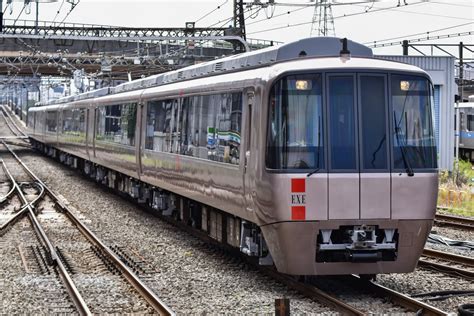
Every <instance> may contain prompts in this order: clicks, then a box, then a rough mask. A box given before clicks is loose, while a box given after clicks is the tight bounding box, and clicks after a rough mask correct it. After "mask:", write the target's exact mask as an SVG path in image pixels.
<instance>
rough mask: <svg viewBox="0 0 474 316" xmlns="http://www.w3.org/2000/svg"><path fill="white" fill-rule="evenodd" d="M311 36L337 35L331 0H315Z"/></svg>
mask: <svg viewBox="0 0 474 316" xmlns="http://www.w3.org/2000/svg"><path fill="white" fill-rule="evenodd" d="M315 1H316V4H315V7H314V14H313V22H312V25H311V36H336V28H335V27H334V18H333V16H332V8H331V4H332V3H331V0H315Z"/></svg>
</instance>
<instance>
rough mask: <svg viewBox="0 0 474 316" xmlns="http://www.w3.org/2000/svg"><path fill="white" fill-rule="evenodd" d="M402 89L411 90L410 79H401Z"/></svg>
mask: <svg viewBox="0 0 474 316" xmlns="http://www.w3.org/2000/svg"><path fill="white" fill-rule="evenodd" d="M400 89H401V90H402V91H408V90H410V81H405V80H402V81H400Z"/></svg>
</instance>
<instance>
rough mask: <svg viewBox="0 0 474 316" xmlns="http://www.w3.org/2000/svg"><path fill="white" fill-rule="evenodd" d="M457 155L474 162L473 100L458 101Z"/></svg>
mask: <svg viewBox="0 0 474 316" xmlns="http://www.w3.org/2000/svg"><path fill="white" fill-rule="evenodd" d="M459 125H460V129H459V157H460V158H461V159H465V160H468V161H471V162H474V102H468V103H459Z"/></svg>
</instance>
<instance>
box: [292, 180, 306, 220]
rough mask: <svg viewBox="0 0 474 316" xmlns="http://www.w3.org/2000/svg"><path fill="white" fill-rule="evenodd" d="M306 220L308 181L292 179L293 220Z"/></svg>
mask: <svg viewBox="0 0 474 316" xmlns="http://www.w3.org/2000/svg"><path fill="white" fill-rule="evenodd" d="M305 219H306V179H305V178H303V179H291V220H293V221H304V220H305Z"/></svg>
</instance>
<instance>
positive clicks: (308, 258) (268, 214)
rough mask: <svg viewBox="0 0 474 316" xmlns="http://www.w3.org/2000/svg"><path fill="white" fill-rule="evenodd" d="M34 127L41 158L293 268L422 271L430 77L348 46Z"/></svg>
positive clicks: (67, 109) (37, 120)
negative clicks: (51, 159) (48, 157)
mask: <svg viewBox="0 0 474 316" xmlns="http://www.w3.org/2000/svg"><path fill="white" fill-rule="evenodd" d="M28 123H29V124H28V125H29V128H30V136H31V139H32V141H33V143H34V144H35V145H36V146H37V147H38V148H39V149H40V150H42V151H44V152H45V153H47V154H49V155H51V156H53V157H56V158H57V159H59V160H60V161H61V162H64V163H66V164H68V165H71V166H73V167H75V168H80V169H81V170H82V171H83V172H84V173H86V174H87V175H89V176H90V177H93V178H95V179H96V180H97V181H99V182H101V183H103V184H105V185H108V186H109V187H111V188H113V189H115V190H119V191H121V192H125V193H126V194H129V195H130V196H132V197H133V198H135V199H137V200H138V202H140V203H147V204H148V205H149V206H150V207H152V208H153V209H154V210H156V212H159V213H160V214H162V215H165V216H174V218H175V219H176V220H179V221H183V222H184V223H186V224H189V225H192V226H193V227H195V229H198V230H201V231H203V232H206V233H208V234H209V236H211V237H212V238H214V239H216V240H218V241H219V242H222V243H226V244H228V245H230V246H232V247H236V248H237V249H240V251H242V252H243V253H245V254H247V255H249V256H255V257H258V260H259V262H260V263H261V264H267V265H272V264H274V265H275V266H276V268H277V269H278V271H280V272H283V273H286V274H292V275H335V274H360V275H374V274H379V273H391V272H410V271H413V270H414V269H415V267H416V264H417V261H418V258H419V257H420V254H421V252H422V250H423V246H424V244H425V242H426V239H427V236H428V234H429V232H430V229H431V226H432V221H433V217H434V213H435V209H436V198H437V184H438V174H437V158H436V148H435V140H434V132H433V117H432V83H431V80H430V78H429V76H428V75H427V74H426V73H425V72H424V71H423V70H421V69H419V68H417V67H414V66H410V65H406V64H402V63H395V62H390V61H384V60H379V59H376V58H374V57H373V54H372V51H371V50H370V49H369V48H367V47H365V46H363V45H361V44H357V43H355V42H352V41H347V40H345V39H344V40H341V39H338V38H309V39H303V40H300V41H296V42H293V43H289V44H285V45H281V46H278V47H272V48H268V49H264V50H260V51H254V52H249V53H244V54H241V55H236V56H231V57H226V58H224V59H220V60H215V61H211V62H207V63H204V64H198V65H194V66H191V67H188V68H184V69H181V70H178V71H173V72H170V73H166V74H160V75H156V76H152V77H149V78H145V79H141V80H137V81H132V82H129V83H125V84H122V85H120V86H117V87H115V88H111V89H108V88H107V89H102V90H97V91H94V92H89V93H86V94H83V95H79V96H76V97H68V98H64V99H60V100H57V101H52V102H50V103H48V104H45V105H42V106H38V107H34V108H31V109H30V110H29V117H28ZM110 212H111V214H113V210H110ZM111 218H113V217H111Z"/></svg>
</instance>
